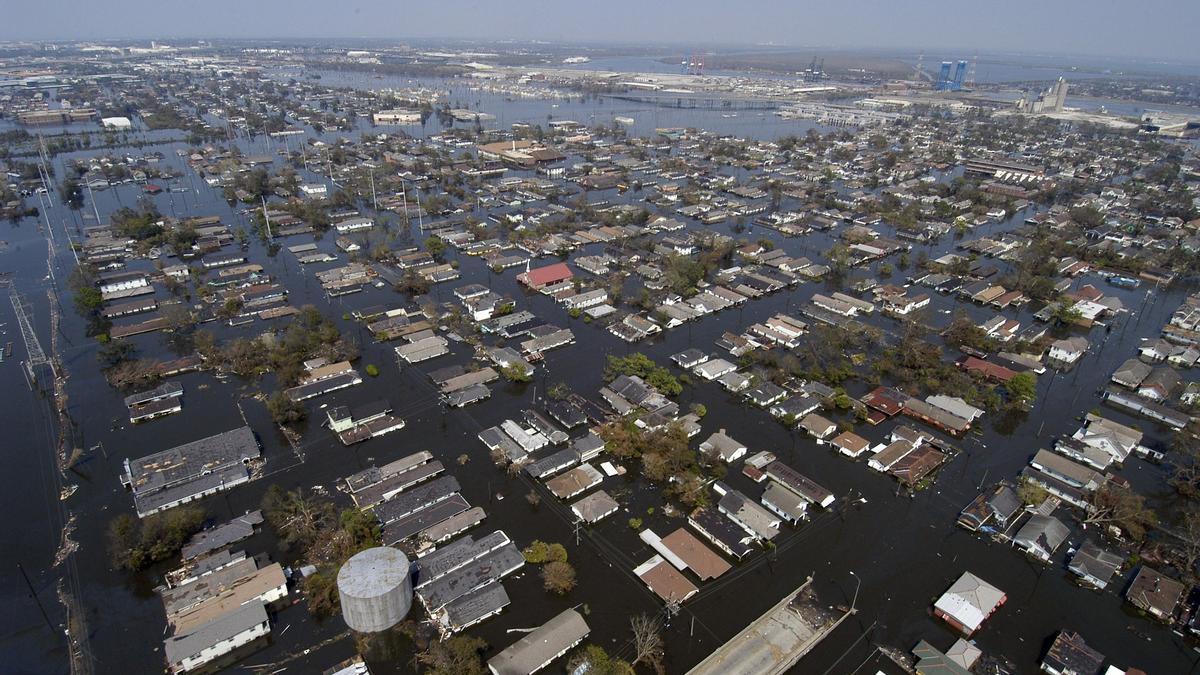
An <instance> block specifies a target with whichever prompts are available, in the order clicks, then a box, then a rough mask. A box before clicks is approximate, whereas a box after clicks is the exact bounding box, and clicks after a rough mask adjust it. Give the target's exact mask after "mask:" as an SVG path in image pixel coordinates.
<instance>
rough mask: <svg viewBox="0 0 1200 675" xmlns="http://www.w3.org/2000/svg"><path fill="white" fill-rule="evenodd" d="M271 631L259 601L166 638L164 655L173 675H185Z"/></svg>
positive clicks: (265, 612)
mask: <svg viewBox="0 0 1200 675" xmlns="http://www.w3.org/2000/svg"><path fill="white" fill-rule="evenodd" d="M270 632H271V626H270V622H269V620H268V619H267V610H266V608H265V607H264V606H263V603H261V602H257V601H256V602H251V603H248V604H245V605H242V606H241V607H240V608H238V609H237V610H235V611H233V612H230V613H228V614H225V615H223V616H219V617H217V618H215V619H213V620H212V621H209V622H207V623H205V624H203V625H200V626H197V627H196V628H195V629H194V630H192V631H191V632H188V633H182V634H179V635H174V636H171V637H169V638H167V639H166V641H165V642H164V643H163V652H164V653H165V654H166V657H167V664H168V666H169V667H170V670H171V672H172V673H186V672H189V671H192V670H195V669H197V668H200V667H201V666H204V665H205V664H208V663H210V662H212V661H214V660H215V659H217V658H220V657H222V656H224V655H226V654H229V653H230V652H232V651H234V650H235V649H239V648H241V647H244V646H245V645H248V644H250V643H251V642H254V641H255V640H257V639H259V638H261V637H264V636H266V635H267V634H268V633H270Z"/></svg>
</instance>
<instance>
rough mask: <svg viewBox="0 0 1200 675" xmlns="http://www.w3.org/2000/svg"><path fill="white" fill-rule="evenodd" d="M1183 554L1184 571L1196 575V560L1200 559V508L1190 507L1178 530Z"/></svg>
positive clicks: (1188, 574) (1192, 575) (1190, 575)
mask: <svg viewBox="0 0 1200 675" xmlns="http://www.w3.org/2000/svg"><path fill="white" fill-rule="evenodd" d="M1177 534H1178V536H1179V540H1180V542H1181V544H1182V545H1181V546H1180V553H1182V554H1183V559H1184V566H1183V568H1184V572H1185V574H1186V575H1187V576H1189V577H1194V576H1195V575H1196V572H1195V570H1196V561H1197V560H1200V510H1197V509H1195V508H1190V509H1188V510H1187V511H1185V512H1184V514H1183V523H1182V527H1180V528H1179V531H1178V533H1177Z"/></svg>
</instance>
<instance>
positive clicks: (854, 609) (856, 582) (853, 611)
mask: <svg viewBox="0 0 1200 675" xmlns="http://www.w3.org/2000/svg"><path fill="white" fill-rule="evenodd" d="M850 576H852V577H854V599H852V600H851V601H850V613H851V614H857V613H858V609H857V605H858V588H859V586H862V579H860V578H859V577H858V575H857V574H855V573H854V572H853V571H851V572H850Z"/></svg>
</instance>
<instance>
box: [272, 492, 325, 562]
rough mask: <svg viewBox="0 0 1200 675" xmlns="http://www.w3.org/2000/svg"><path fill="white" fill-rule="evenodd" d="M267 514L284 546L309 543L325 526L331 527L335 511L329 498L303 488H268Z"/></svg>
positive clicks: (303, 545) (304, 545) (302, 545)
mask: <svg viewBox="0 0 1200 675" xmlns="http://www.w3.org/2000/svg"><path fill="white" fill-rule="evenodd" d="M260 506H261V508H262V511H263V517H264V518H265V519H266V521H267V522H268V523H270V524H271V527H272V528H274V530H275V533H276V534H277V535H278V536H279V543H280V545H281V547H282V548H285V549H286V548H289V547H290V546H292V545H299V546H301V547H307V546H309V545H310V544H311V543H312V542H313V541H315V540H316V538H317V536H318V535H319V534H320V532H321V531H322V530H323V529H327V528H329V527H331V524H332V522H333V519H334V515H335V511H334V508H333V504H332V503H331V502H329V501H328V500H326V499H321V498H314V497H309V496H307V495H305V494H304V491H303V490H301V489H300V488H297V489H295V490H284V489H283V488H281V487H279V486H278V485H272V486H271V487H269V488H267V492H266V494H264V495H263V498H262V502H261V504H260Z"/></svg>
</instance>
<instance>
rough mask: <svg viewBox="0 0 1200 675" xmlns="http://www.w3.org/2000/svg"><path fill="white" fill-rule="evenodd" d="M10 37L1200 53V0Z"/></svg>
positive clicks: (40, 2)
mask: <svg viewBox="0 0 1200 675" xmlns="http://www.w3.org/2000/svg"><path fill="white" fill-rule="evenodd" d="M4 5H5V6H4V7H3V8H2V9H0V39H7V40H14V39H64V38H83V39H88V38H121V37H129V38H149V37H163V38H167V37H371V38H395V39H397V40H401V39H404V38H421V37H431V38H436V37H455V38H459V37H463V38H515V39H541V40H553V41H565V42H571V41H576V42H578V41H594V42H607V41H618V42H635V43H642V44H646V45H648V46H652V45H657V44H667V43H671V44H678V43H686V44H689V45H694V46H695V48H697V49H705V47H706V45H713V46H717V45H728V44H734V43H740V44H755V43H767V42H770V43H775V44H782V45H796V46H801V47H810V46H811V47H848V48H849V47H884V48H910V49H930V50H936V49H939V48H954V49H959V50H968V51H974V50H980V51H984V52H989V51H1020V52H1027V53H1040V54H1047V53H1072V54H1097V55H1114V56H1115V55H1119V56H1138V57H1161V58H1165V59H1172V60H1184V61H1188V62H1200V46H1197V37H1196V36H1197V30H1198V29H1200V0H1140V1H1138V2H1114V1H1112V0H1007V1H1004V0H992V1H990V2H981V1H980V0H956V1H954V2H947V1H945V0H826V1H823V2H810V1H809V0H791V1H780V0H765V1H762V0H760V1H755V0H743V1H742V2H738V1H737V0H732V1H731V0H692V1H691V2H677V1H675V0H637V1H627V0H557V1H555V2H544V1H539V0H482V1H477V0H432V1H426V2H420V3H415V2H407V1H405V0H327V1H324V2H317V1H316V0H156V1H154V2H148V1H145V0H34V1H33V2H28V1H22V0H5V1H4Z"/></svg>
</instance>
